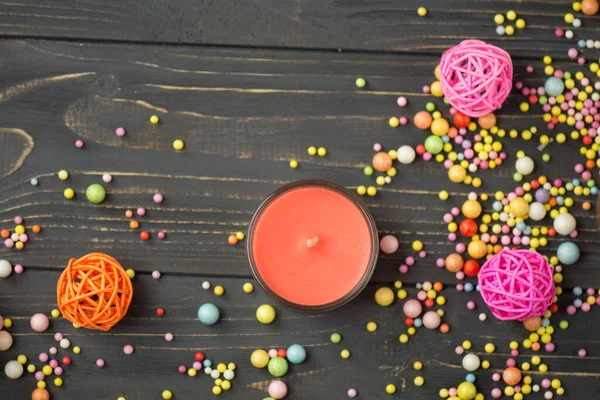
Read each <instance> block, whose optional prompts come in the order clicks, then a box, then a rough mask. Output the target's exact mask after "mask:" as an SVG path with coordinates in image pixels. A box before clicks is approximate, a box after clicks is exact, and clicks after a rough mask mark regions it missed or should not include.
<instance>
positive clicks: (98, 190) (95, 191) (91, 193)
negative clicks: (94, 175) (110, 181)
mask: <svg viewBox="0 0 600 400" xmlns="http://www.w3.org/2000/svg"><path fill="white" fill-rule="evenodd" d="M85 197H87V199H88V201H89V202H90V203H94V204H98V203H102V202H103V201H104V198H105V197H106V191H105V190H104V187H102V185H100V184H98V183H94V184H93V185H90V186H88V188H87V189H86V190H85Z"/></svg>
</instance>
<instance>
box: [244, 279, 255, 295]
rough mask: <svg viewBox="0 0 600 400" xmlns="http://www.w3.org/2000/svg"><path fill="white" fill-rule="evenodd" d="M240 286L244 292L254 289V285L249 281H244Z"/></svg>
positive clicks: (250, 291)
mask: <svg viewBox="0 0 600 400" xmlns="http://www.w3.org/2000/svg"><path fill="white" fill-rule="evenodd" d="M242 288H243V289H244V292H245V293H252V292H253V291H254V285H253V284H251V283H250V282H246V283H244V286H243V287H242Z"/></svg>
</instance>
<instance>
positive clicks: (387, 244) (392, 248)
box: [379, 235, 399, 254]
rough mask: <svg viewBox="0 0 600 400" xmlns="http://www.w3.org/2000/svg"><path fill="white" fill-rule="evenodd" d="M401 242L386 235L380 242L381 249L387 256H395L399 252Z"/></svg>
mask: <svg viewBox="0 0 600 400" xmlns="http://www.w3.org/2000/svg"><path fill="white" fill-rule="evenodd" d="M398 246H399V242H398V239H396V237H395V236H393V235H385V236H384V237H382V238H381V240H380V241H379V248H380V249H381V251H383V252H384V253H385V254H394V253H395V252H396V251H397V250H398Z"/></svg>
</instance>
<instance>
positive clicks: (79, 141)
mask: <svg viewBox="0 0 600 400" xmlns="http://www.w3.org/2000/svg"><path fill="white" fill-rule="evenodd" d="M83 145H84V143H83V140H76V141H75V147H77V148H78V149H80V148H82V147H83Z"/></svg>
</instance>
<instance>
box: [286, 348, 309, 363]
mask: <svg viewBox="0 0 600 400" xmlns="http://www.w3.org/2000/svg"><path fill="white" fill-rule="evenodd" d="M287 359H288V361H289V362H291V363H293V364H300V363H302V362H304V360H306V349H305V348H304V347H303V346H300V345H299V344H293V345H291V346H290V347H288V349H287Z"/></svg>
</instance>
